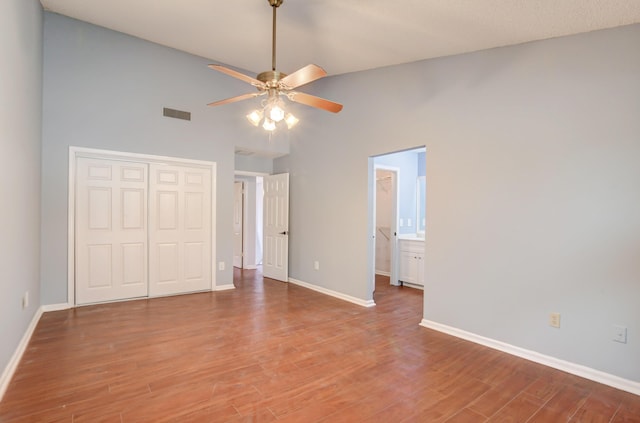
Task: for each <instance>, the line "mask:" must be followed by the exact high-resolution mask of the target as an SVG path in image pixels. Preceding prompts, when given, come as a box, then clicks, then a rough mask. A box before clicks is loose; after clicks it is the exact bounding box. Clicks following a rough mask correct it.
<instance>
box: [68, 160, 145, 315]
mask: <svg viewBox="0 0 640 423" xmlns="http://www.w3.org/2000/svg"><path fill="white" fill-rule="evenodd" d="M147 170H148V168H147V165H146V164H144V163H133V162H125V161H116V160H106V159H90V158H78V159H77V162H76V193H75V198H76V211H75V217H76V219H75V226H76V227H75V234H76V247H75V252H76V259H75V278H76V279H75V289H76V293H75V298H76V304H89V303H95V302H105V301H113V300H119V299H125V298H136V297H145V296H147V294H148V280H147V174H148V172H147Z"/></svg>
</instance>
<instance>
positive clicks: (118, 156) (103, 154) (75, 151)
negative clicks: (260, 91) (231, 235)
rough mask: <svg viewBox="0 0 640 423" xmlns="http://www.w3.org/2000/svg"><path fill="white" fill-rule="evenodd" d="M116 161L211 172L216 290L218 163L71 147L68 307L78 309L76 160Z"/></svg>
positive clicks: (212, 276)
mask: <svg viewBox="0 0 640 423" xmlns="http://www.w3.org/2000/svg"><path fill="white" fill-rule="evenodd" d="M77 157H86V158H97V159H113V160H122V161H127V160H130V161H135V162H147V163H165V164H175V165H187V166H201V167H204V168H208V169H211V290H212V291H215V290H216V279H217V278H216V266H215V263H216V261H217V260H216V257H217V256H216V236H215V235H216V179H217V174H216V163H215V162H210V161H204V160H193V159H183V158H179V157H168V156H156V155H151V154H140V153H128V152H123V151H111V150H100V149H94V148H85V147H75V146H70V147H69V180H68V199H69V202H68V207H67V216H68V218H67V305H68V306H69V307H75V300H76V299H75V218H76V217H75V201H76V199H75V182H76V158H77Z"/></svg>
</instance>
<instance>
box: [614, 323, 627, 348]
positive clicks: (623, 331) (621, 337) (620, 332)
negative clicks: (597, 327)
mask: <svg viewBox="0 0 640 423" xmlns="http://www.w3.org/2000/svg"><path fill="white" fill-rule="evenodd" d="M613 340H614V341H615V342H620V343H621V344H626V343H627V328H626V327H625V326H620V325H613Z"/></svg>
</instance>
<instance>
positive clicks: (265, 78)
mask: <svg viewBox="0 0 640 423" xmlns="http://www.w3.org/2000/svg"><path fill="white" fill-rule="evenodd" d="M285 76H287V74H286V73H282V72H280V71H266V72H262V73H260V74H258V76H257V77H256V79H257V80H258V81H260V82H264V83H265V84H266V85H267V88H277V87H278V82H279V81H280V80H281V79H282V78H284V77H285Z"/></svg>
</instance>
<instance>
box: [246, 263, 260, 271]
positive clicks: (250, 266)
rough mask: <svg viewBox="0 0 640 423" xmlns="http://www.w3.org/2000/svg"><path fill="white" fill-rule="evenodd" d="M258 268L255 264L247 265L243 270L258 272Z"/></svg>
mask: <svg viewBox="0 0 640 423" xmlns="http://www.w3.org/2000/svg"><path fill="white" fill-rule="evenodd" d="M257 268H258V266H257V265H255V264H247V265H246V266H244V267H243V269H245V270H256V269H257Z"/></svg>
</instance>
